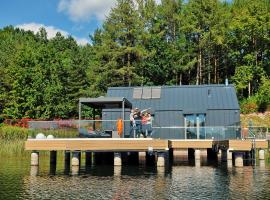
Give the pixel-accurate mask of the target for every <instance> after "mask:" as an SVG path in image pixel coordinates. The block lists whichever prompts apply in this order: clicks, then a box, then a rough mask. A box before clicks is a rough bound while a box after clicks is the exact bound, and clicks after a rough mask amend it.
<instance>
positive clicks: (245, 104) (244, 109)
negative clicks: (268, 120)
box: [240, 96, 259, 114]
mask: <svg viewBox="0 0 270 200" xmlns="http://www.w3.org/2000/svg"><path fill="white" fill-rule="evenodd" d="M240 109H241V113H243V114H248V113H254V112H257V111H258V109H259V105H258V103H257V98H256V96H252V97H249V98H247V99H244V100H243V101H242V102H241V103H240Z"/></svg>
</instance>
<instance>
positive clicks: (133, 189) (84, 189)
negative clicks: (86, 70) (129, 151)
mask: <svg viewBox="0 0 270 200" xmlns="http://www.w3.org/2000/svg"><path fill="white" fill-rule="evenodd" d="M62 160H63V159H62ZM62 160H61V159H58V166H57V169H56V171H54V172H53V174H55V175H52V173H51V172H52V171H51V170H50V167H49V160H48V158H41V166H40V167H39V168H37V167H30V166H29V162H30V161H29V159H15V158H13V159H12V158H9V159H7V160H4V159H1V161H0V188H1V190H0V197H1V198H0V199H267V198H269V196H270V187H269V185H270V169H269V167H268V166H265V165H263V164H262V165H261V166H257V167H256V168H253V167H251V166H245V167H243V168H235V167H227V165H226V164H225V165H224V164H223V165H221V164H220V165H217V166H214V165H207V164H204V165H203V166H198V165H195V163H193V164H191V165H189V164H188V163H185V164H184V165H177V166H170V167H168V168H162V167H161V168H160V167H142V166H122V167H113V166H95V167H91V168H87V169H85V168H84V166H82V167H81V169H80V171H79V173H77V175H72V174H73V172H72V170H70V171H69V173H68V175H65V173H66V172H67V171H65V170H64V164H63V162H62ZM50 174H51V175H50Z"/></svg>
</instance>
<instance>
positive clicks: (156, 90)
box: [152, 87, 161, 99]
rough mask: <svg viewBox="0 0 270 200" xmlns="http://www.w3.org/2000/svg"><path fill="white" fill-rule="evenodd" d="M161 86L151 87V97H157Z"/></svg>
mask: <svg viewBox="0 0 270 200" xmlns="http://www.w3.org/2000/svg"><path fill="white" fill-rule="evenodd" d="M160 93H161V87H152V99H159V98H160Z"/></svg>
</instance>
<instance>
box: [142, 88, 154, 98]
mask: <svg viewBox="0 0 270 200" xmlns="http://www.w3.org/2000/svg"><path fill="white" fill-rule="evenodd" d="M151 96H152V91H151V87H145V88H143V93H142V99H151Z"/></svg>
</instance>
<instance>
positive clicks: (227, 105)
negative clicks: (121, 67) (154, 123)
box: [107, 85, 239, 113]
mask: <svg viewBox="0 0 270 200" xmlns="http://www.w3.org/2000/svg"><path fill="white" fill-rule="evenodd" d="M154 87H155V86H153V88H154ZM134 88H141V87H111V88H109V89H108V92H107V96H108V97H119V96H122V97H125V98H127V99H128V100H129V101H130V102H131V103H132V105H133V107H138V108H141V109H144V108H150V107H151V108H153V110H182V111H183V112H185V113H189V112H190V113H192V112H197V113H198V112H205V111H206V110H220V109H222V110H227V109H228V110H230V109H233V110H239V104H238V100H237V96H236V92H235V89H234V86H233V85H227V86H226V85H182V86H160V87H159V88H161V94H160V98H150V99H143V98H142V99H135V98H133V90H134ZM148 88H149V87H148Z"/></svg>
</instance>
